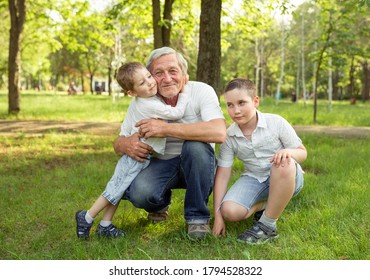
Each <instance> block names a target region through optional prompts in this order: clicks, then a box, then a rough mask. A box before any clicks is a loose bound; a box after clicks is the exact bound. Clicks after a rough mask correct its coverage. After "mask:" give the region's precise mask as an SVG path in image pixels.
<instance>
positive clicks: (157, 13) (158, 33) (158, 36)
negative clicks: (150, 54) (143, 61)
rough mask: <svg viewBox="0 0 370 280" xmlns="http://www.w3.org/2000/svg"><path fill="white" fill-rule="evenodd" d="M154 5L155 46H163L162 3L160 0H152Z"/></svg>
mask: <svg viewBox="0 0 370 280" xmlns="http://www.w3.org/2000/svg"><path fill="white" fill-rule="evenodd" d="M152 5H153V35H154V48H155V49H157V48H160V47H163V44H162V42H163V40H162V28H161V25H160V21H161V3H160V0H152Z"/></svg>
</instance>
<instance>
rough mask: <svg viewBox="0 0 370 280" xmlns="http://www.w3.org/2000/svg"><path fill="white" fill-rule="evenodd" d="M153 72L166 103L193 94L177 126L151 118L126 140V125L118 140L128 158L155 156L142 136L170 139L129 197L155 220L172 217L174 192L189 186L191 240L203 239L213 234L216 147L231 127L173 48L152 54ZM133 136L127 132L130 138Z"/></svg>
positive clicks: (213, 97)
mask: <svg viewBox="0 0 370 280" xmlns="http://www.w3.org/2000/svg"><path fill="white" fill-rule="evenodd" d="M147 68H148V69H149V71H150V72H151V74H152V75H153V77H154V78H155V80H156V81H157V85H158V93H159V94H160V95H161V96H162V98H163V101H164V102H165V103H166V104H168V105H172V106H175V105H176V104H177V100H178V96H179V93H180V92H183V93H182V94H188V95H189V100H190V101H189V103H188V106H187V108H186V111H185V115H184V117H183V118H182V119H181V120H180V121H177V122H166V121H163V120H159V119H145V120H142V121H140V122H139V123H137V126H138V127H139V133H136V134H134V135H132V136H129V137H125V136H123V135H125V133H124V131H123V130H124V125H122V128H121V133H120V136H119V137H118V138H117V139H116V141H115V142H114V150H115V152H116V153H117V154H118V155H123V154H127V155H128V156H130V157H131V158H133V159H136V160H138V161H143V159H144V158H146V157H147V155H148V154H149V153H151V152H152V149H151V147H150V146H148V145H146V144H145V143H143V142H141V141H140V137H144V138H149V137H164V138H166V141H167V142H166V150H165V154H164V155H159V154H154V155H153V158H152V160H151V163H150V164H149V166H148V167H147V168H146V169H144V170H143V171H141V172H140V173H139V175H138V176H137V177H136V179H135V180H134V181H133V182H132V184H131V185H130V187H129V188H128V189H127V191H126V193H125V195H124V198H125V199H127V200H129V201H130V202H131V203H132V204H133V205H134V206H135V207H137V208H142V209H145V210H146V211H148V212H149V215H148V218H149V219H151V220H152V221H162V220H166V219H167V218H168V208H169V205H170V203H171V189H174V188H185V189H186V193H185V200H184V216H185V220H186V222H187V224H188V236H189V237H190V238H191V239H201V238H203V237H204V236H205V235H206V234H209V233H211V230H210V227H209V225H208V223H209V219H210V210H209V208H208V206H207V204H208V198H209V195H210V194H211V192H212V188H213V184H214V173H215V161H216V160H215V153H214V144H213V143H222V142H224V140H225V138H226V124H225V119H224V116H223V113H222V110H221V108H220V105H219V101H218V98H217V95H216V93H215V91H214V90H213V88H212V87H210V86H209V85H207V84H205V83H201V82H194V81H189V82H187V80H188V79H187V77H188V74H187V62H186V60H185V59H184V58H183V56H182V55H181V54H180V53H178V52H176V51H175V50H173V49H171V48H169V47H163V48H159V49H156V50H154V51H152V53H151V54H150V56H149V59H148V62H147ZM128 114H129V112H128ZM126 135H127V134H126Z"/></svg>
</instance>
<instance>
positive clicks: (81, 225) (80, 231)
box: [75, 210, 93, 239]
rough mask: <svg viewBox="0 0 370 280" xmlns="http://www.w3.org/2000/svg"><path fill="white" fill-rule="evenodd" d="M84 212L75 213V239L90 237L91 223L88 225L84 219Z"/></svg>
mask: <svg viewBox="0 0 370 280" xmlns="http://www.w3.org/2000/svg"><path fill="white" fill-rule="evenodd" d="M86 212H87V211H86V210H80V211H77V212H76V215H75V217H76V222H77V227H76V232H77V237H78V238H82V239H87V238H88V237H89V235H90V229H91V226H92V224H93V223H91V224H89V223H88V222H87V221H86V219H85V216H86Z"/></svg>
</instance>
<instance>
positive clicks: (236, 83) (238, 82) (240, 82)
mask: <svg viewBox="0 0 370 280" xmlns="http://www.w3.org/2000/svg"><path fill="white" fill-rule="evenodd" d="M233 89H244V90H246V91H247V94H248V95H249V96H250V97H251V98H254V97H256V86H255V85H254V83H253V82H252V81H251V80H248V79H245V78H235V79H233V80H231V81H230V82H229V83H228V84H227V85H226V87H225V90H224V93H225V92H227V91H231V90H233Z"/></svg>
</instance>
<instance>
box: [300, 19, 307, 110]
mask: <svg viewBox="0 0 370 280" xmlns="http://www.w3.org/2000/svg"><path fill="white" fill-rule="evenodd" d="M301 35H302V41H301V48H302V49H301V55H302V64H301V67H302V91H303V93H302V95H303V103H304V105H306V96H307V93H306V80H305V69H304V17H303V15H302V34H301Z"/></svg>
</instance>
